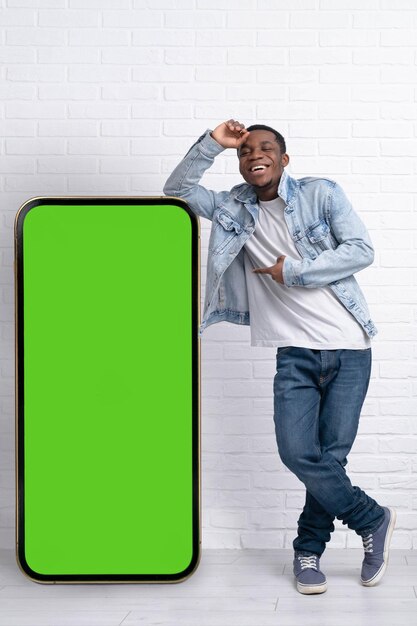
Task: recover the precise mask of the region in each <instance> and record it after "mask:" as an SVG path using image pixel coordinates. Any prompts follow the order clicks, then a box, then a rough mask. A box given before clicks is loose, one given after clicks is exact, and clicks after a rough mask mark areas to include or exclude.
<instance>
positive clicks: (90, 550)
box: [20, 199, 197, 577]
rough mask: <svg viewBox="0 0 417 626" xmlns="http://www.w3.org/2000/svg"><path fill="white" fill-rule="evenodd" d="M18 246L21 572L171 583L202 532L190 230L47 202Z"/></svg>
mask: <svg viewBox="0 0 417 626" xmlns="http://www.w3.org/2000/svg"><path fill="white" fill-rule="evenodd" d="M162 202H163V201H162ZM22 237H23V247H22V253H23V270H22V271H23V276H21V279H23V281H22V282H23V291H22V299H23V335H22V336H23V338H24V339H23V346H24V350H23V378H24V387H23V405H24V410H23V413H24V418H23V423H24V442H23V448H24V451H23V461H24V463H23V465H24V471H23V476H21V477H20V480H21V481H23V483H22V484H23V485H24V501H23V502H22V506H23V510H24V528H23V534H24V558H25V560H26V563H27V565H28V566H29V568H30V569H31V570H32V571H33V572H35V573H40V574H42V575H46V576H53V577H54V576H57V577H59V576H60V575H69V576H72V575H73V576H74V577H77V576H81V577H82V576H84V575H86V576H92V577H94V576H95V575H104V576H109V577H111V576H112V575H116V576H117V575H121V576H123V575H127V576H129V575H144V576H146V575H149V576H151V577H152V575H156V576H158V575H162V576H163V575H166V576H168V577H169V576H171V575H176V574H178V573H181V572H183V571H185V570H186V569H187V567H189V566H190V563H191V561H192V558H193V538H194V534H193V529H194V530H195V525H196V522H197V520H196V519H195V509H194V508H193V489H194V488H195V480H196V476H195V475H194V474H193V401H192V398H193V359H192V348H193V320H192V298H193V290H192V284H193V268H192V238H193V229H192V220H191V219H190V215H189V214H188V213H187V212H186V211H185V210H184V208H182V207H181V206H176V205H172V204H169V202H168V201H167V200H166V199H165V203H162V204H157V205H155V204H150V205H146V204H137V205H135V204H127V205H124V204H123V202H122V201H121V200H120V199H119V200H118V202H117V203H114V204H102V205H100V203H97V204H95V205H94V204H92V203H91V202H90V203H85V204H83V203H82V201H80V202H79V203H74V204H68V205H65V204H63V203H59V204H58V203H57V204H44V205H42V203H41V204H38V205H37V206H34V207H33V208H31V210H29V211H28V212H27V213H26V215H25V217H24V221H23V228H22ZM20 358H22V354H20ZM194 392H195V390H194ZM194 426H195V423H194ZM194 435H195V433H194ZM194 441H195V440H194ZM194 452H195V450H194ZM194 556H195V555H194Z"/></svg>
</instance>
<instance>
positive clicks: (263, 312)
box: [244, 197, 371, 350]
mask: <svg viewBox="0 0 417 626" xmlns="http://www.w3.org/2000/svg"><path fill="white" fill-rule="evenodd" d="M284 208H285V202H284V201H283V200H282V198H279V197H278V198H276V199H275V200H270V201H268V202H259V220H258V223H257V224H256V229H255V232H254V233H253V235H252V236H251V237H250V238H249V239H248V241H247V242H246V243H245V246H244V259H245V273H246V283H247V288H248V295H249V311H250V327H251V343H252V345H253V346H272V347H277V346H297V347H300V348H311V349H316V350H339V349H351V350H361V349H364V348H369V346H370V345H371V342H370V339H369V337H368V335H367V334H366V333H365V331H364V330H363V328H362V326H361V325H360V324H359V323H358V322H357V321H356V319H355V318H354V317H353V315H352V314H351V313H349V311H348V310H347V309H346V308H345V307H344V306H343V304H342V303H341V302H340V301H339V300H338V298H337V297H336V296H335V294H334V293H333V291H332V290H331V288H330V287H317V288H306V287H286V286H285V285H282V284H280V283H277V282H276V281H274V280H273V279H272V278H271V276H270V275H269V274H254V273H253V272H252V269H254V268H259V267H270V266H271V265H274V264H275V263H276V261H277V258H278V257H279V256H281V255H282V254H284V255H287V256H290V257H292V258H294V259H301V258H302V257H301V256H300V254H299V253H298V251H297V248H296V247H295V244H294V242H293V240H292V238H291V236H290V233H289V231H288V228H287V225H286V223H285V218H284Z"/></svg>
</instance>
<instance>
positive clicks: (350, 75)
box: [320, 65, 380, 109]
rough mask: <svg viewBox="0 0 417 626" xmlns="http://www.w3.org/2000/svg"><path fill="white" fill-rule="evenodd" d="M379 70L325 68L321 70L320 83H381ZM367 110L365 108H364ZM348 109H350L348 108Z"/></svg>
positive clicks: (354, 67) (353, 67)
mask: <svg viewBox="0 0 417 626" xmlns="http://www.w3.org/2000/svg"><path fill="white" fill-rule="evenodd" d="M379 71H380V70H379V68H374V67H366V66H363V67H362V66H361V67H359V66H357V65H354V66H346V67H345V66H340V67H330V66H324V67H322V68H321V69H320V83H332V84H337V83H342V84H350V85H355V84H358V83H360V84H369V83H378V82H379ZM364 108H365V107H364ZM346 109H348V107H346Z"/></svg>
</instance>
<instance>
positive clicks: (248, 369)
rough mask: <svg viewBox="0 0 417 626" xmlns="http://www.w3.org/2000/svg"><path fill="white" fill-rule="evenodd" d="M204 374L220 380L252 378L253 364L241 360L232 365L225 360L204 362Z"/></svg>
mask: <svg viewBox="0 0 417 626" xmlns="http://www.w3.org/2000/svg"><path fill="white" fill-rule="evenodd" d="M203 375H204V376H205V377H206V378H219V379H220V380H230V379H233V380H239V379H242V378H245V379H247V378H252V365H251V363H249V362H246V363H245V362H243V363H242V362H240V363H234V364H233V367H230V364H226V363H225V362H224V361H223V362H222V361H213V362H209V363H205V364H204V366H203Z"/></svg>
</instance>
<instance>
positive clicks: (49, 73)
mask: <svg viewBox="0 0 417 626" xmlns="http://www.w3.org/2000/svg"><path fill="white" fill-rule="evenodd" d="M7 79H8V80H10V81H18V82H30V83H59V82H61V81H64V80H65V70H64V68H63V67H59V66H56V65H55V66H54V65H38V66H33V65H14V66H10V67H8V68H7Z"/></svg>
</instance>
